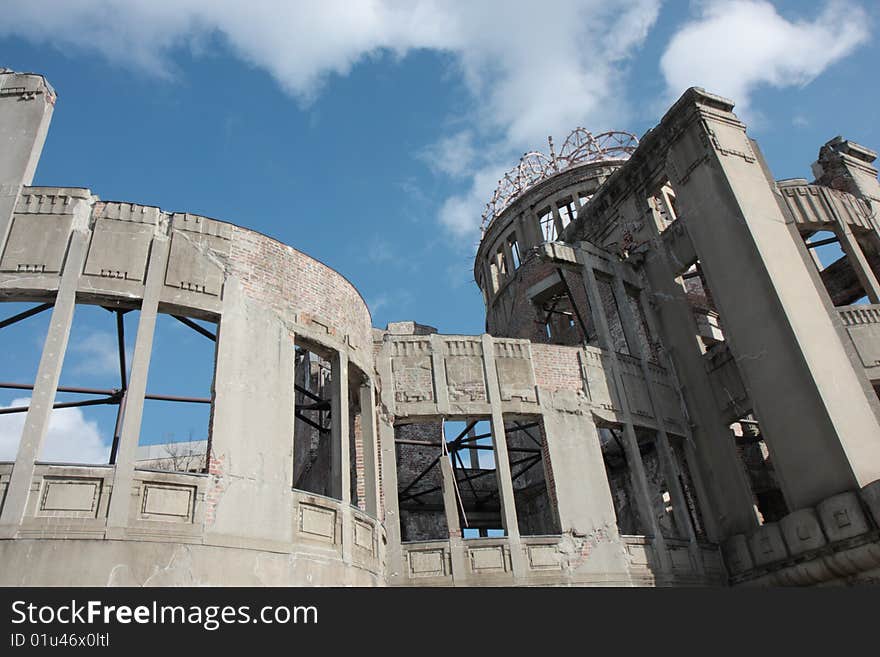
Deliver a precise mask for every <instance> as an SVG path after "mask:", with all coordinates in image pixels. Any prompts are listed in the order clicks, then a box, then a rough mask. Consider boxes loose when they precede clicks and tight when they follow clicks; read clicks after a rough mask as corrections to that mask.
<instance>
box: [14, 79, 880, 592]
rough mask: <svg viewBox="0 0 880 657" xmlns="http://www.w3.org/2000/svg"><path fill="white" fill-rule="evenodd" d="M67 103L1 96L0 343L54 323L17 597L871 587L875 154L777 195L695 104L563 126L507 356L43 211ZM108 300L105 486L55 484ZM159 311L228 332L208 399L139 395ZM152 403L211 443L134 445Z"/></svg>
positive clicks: (502, 327)
mask: <svg viewBox="0 0 880 657" xmlns="http://www.w3.org/2000/svg"><path fill="white" fill-rule="evenodd" d="M54 99H55V95H54V92H53V90H52V89H51V87H50V86H49V85H48V84H47V83H46V81H45V80H44V79H43V78H42V77H41V76H39V75H32V74H19V73H13V72H11V71H8V70H2V72H0V143H2V144H3V146H4V149H3V151H2V152H0V300H2V301H15V302H28V303H32V304H33V308H32V310H28V311H24V312H21V313H18V314H16V315H13V316H10V317H7V315H8V314H9V313H3V314H2V317H3V318H4V319H3V321H2V322H0V328H5V327H6V326H9V325H11V324H12V323H17V322H19V321H27V319H28V317H30V316H32V315H33V314H36V313H39V312H46V313H49V314H50V320H49V327H48V333H47V336H46V340H45V344H44V348H43V352H42V357H41V359H40V363H39V368H38V371H37V375H36V377H35V379H34V380H33V381H32V382H18V383H15V384H14V385H15V386H17V387H18V388H19V389H26V390H29V391H30V394H31V402H30V404H29V406H28V407H27V408H26V409H22V410H21V411H20V412H22V413H24V414H25V415H26V419H25V422H24V429H23V432H22V436H21V441H20V444H19V447H18V453H17V457H16V459H15V461H14V462H7V463H0V500H2V509H0V559H2V562H3V563H4V566H5V567H4V568H3V571H2V575H0V584H3V585H6V586H15V585H98V586H102V585H114V584H118V585H200V584H207V585H274V586H284V585H309V584H314V585H396V586H406V585H420V586H450V585H458V586H462V585H463V586H481V585H534V584H537V585H617V586H642V585H700V584H710V585H731V586H749V585H812V584H828V583H833V584H839V583H845V584H851V583H876V582H877V581H880V530H878V526H880V419H878V418H880V401H878V389H880V282H878V279H880V223H878V221H880V217H878V208H880V183H878V180H877V170H876V169H874V168H873V166H872V163H873V161H874V159H875V154H874V153H872V152H871V151H869V150H868V149H866V148H864V147H862V146H859V145H857V144H854V143H852V142H849V141H847V140H845V139H842V138H835V139H833V140H831V141H829V142H828V143H827V144H825V145H824V146H823V147H822V148H821V149H820V151H819V157H818V160H817V162H816V163H815V164H814V165H813V173H814V176H815V180H814V181H813V182H808V181H807V180H784V181H775V180H774V179H773V178H772V177H771V175H770V173H769V169H768V167H767V165H766V164H765V162H764V161H763V159H762V156H761V153H760V151H759V149H758V147H757V145H756V144H755V142H753V141H752V140H750V139H749V138H748V137H747V135H746V132H745V126H744V125H743V124H742V123H741V122H740V121H739V120H738V119H737V117H736V116H735V115H734V114H733V113H732V109H733V104H732V103H731V102H730V101H728V100H725V99H723V98H720V97H717V96H713V95H711V94H708V93H706V92H704V91H702V90H699V89H689V90H688V91H687V92H685V94H684V95H683V96H682V97H681V99H680V100H679V101H678V102H676V104H675V105H674V106H673V107H672V108H671V109H670V110H669V112H668V113H667V114H666V115H665V116H664V117H663V119H662V120H661V122H660V124H659V125H658V126H657V127H655V128H654V129H652V130H651V131H649V132H648V133H647V134H646V135H644V136H643V137H642V139H641V140H640V141H637V140H635V138H632V137H631V136H628V135H625V134H624V133H609V134H607V135H600V136H598V137H594V136H593V135H590V134H589V133H587V132H585V131H582V130H579V131H575V133H573V134H572V136H571V137H570V138H569V140H567V141H566V142H565V144H563V147H562V148H561V149H560V151H559V153H556V152H554V148H553V145H552V143H551V149H550V154H549V155H546V156H542V155H540V154H538V153H532V154H528V155H527V156H526V157H525V158H524V160H523V161H522V162H521V164H520V166H519V167H518V168H517V169H516V170H514V171H513V172H511V174H510V175H509V176H508V177H507V178H505V180H504V181H502V184H501V185H500V187H499V191H498V193H496V195H495V197H494V198H493V199H492V202H491V203H490V206H489V207H488V209H487V213H486V215H485V217H484V226H483V235H482V240H481V242H480V246H479V249H478V251H477V254H476V259H475V266H474V275H475V278H476V281H477V284H478V285H479V287H480V289H481V290H482V292H483V295H484V299H485V302H486V308H487V316H486V333H485V334H483V335H478V336H468V335H442V334H439V333H438V332H437V331H436V330H435V329H433V328H432V327H429V326H424V325H420V324H417V323H415V322H397V323H393V324H390V325H389V326H388V327H387V328H386V329H377V328H373V327H372V325H371V318H370V314H369V311H368V309H367V307H366V305H365V303H364V301H363V299H362V298H361V296H360V294H359V293H358V291H357V290H356V288H355V287H353V286H352V284H351V283H349V282H348V281H347V280H346V279H344V278H343V277H342V276H341V275H339V274H338V273H336V272H335V271H333V270H332V269H330V268H328V267H326V266H325V265H323V264H321V263H320V262H317V261H316V260H313V259H312V258H309V257H308V256H306V255H305V254H303V253H300V252H299V251H296V250H295V249H293V248H292V247H289V246H286V245H284V244H281V243H279V242H277V241H275V240H272V239H271V238H268V237H266V236H264V235H261V234H259V233H256V232H254V231H251V230H248V229H246V228H241V227H239V226H235V225H232V224H229V223H224V222H221V221H216V220H214V219H209V218H206V217H200V216H195V215H191V214H186V213H170V212H164V211H162V210H160V209H158V208H155V207H149V206H143V205H138V204H133V203H127V202H108V201H103V200H101V199H99V198H98V197H97V196H95V195H93V194H92V193H91V191H90V190H87V189H81V188H57V187H53V188H48V187H32V186H30V182H31V179H32V177H33V173H34V170H35V168H36V163H37V159H38V157H39V154H40V152H41V149H42V145H43V141H44V139H45V136H46V132H47V129H48V124H49V120H50V118H51V114H52V110H53V107H54ZM831 242H834V243H837V244H839V245H840V248H841V252H842V254H843V255H842V256H841V257H840V258H839V259H838V260H836V261H835V262H833V263H831V264H829V265H828V266H824V265H823V264H822V263H821V262H820V261H819V259H818V257H816V255H815V253H816V251H815V249H816V247H817V246H819V245H820V243H821V244H827V243H831ZM86 304H88V305H97V306H101V307H104V308H106V309H108V310H109V311H111V312H113V313H115V314H116V316H117V317H118V318H121V317H122V315H123V314H125V313H132V312H133V313H136V317H137V331H136V336H135V343H134V352H133V356H132V357H131V362H130V368H126V364H125V363H124V361H123V364H122V367H121V381H120V385H119V387H118V388H115V389H113V390H108V391H99V392H102V394H105V395H106V398H104V400H103V401H102V402H101V403H107V404H113V405H115V406H116V407H117V408H118V416H117V424H116V430H115V432H114V440H113V447H112V450H111V455H110V459H109V461H110V462H109V463H96V464H89V465H73V464H63V463H45V462H41V461H39V460H38V455H39V453H40V447H41V444H42V442H43V441H44V439H45V436H46V432H47V429H48V423H49V418H50V415H51V411H52V408H53V405H56V406H57V404H58V402H57V401H56V395H57V393H58V392H59V388H58V381H59V375H60V372H61V367H62V365H63V362H64V357H65V352H66V350H67V346H68V344H67V343H68V337H69V334H70V327H71V323H72V320H73V317H74V314H75V312H76V310H77V307H78V306H80V307H81V306H82V305H86ZM162 315H171V316H174V317H176V318H177V319H178V320H179V321H181V322H183V323H185V324H187V325H188V326H189V327H190V328H192V329H193V330H196V331H198V332H199V333H201V334H202V335H203V336H204V338H205V339H206V340H212V341H214V343H215V345H216V348H215V351H214V354H215V356H214V363H213V372H214V376H213V385H212V389H211V395H210V398H205V399H173V398H170V397H167V396H166V397H162V396H160V395H155V394H152V392H148V390H147V378H148V374H149V369H150V355H151V349H152V347H153V336H154V331H155V325H156V321H157V318H158V317H160V316H162ZM119 321H120V322H121V321H122V320H121V319H120V320H119ZM120 331H121V329H120ZM120 335H121V333H120ZM0 336H2V332H0ZM123 351H124V350H122V349H121V350H120V352H121V353H122V352H123ZM121 358H122V356H121ZM0 378H5V377H0ZM61 392H65V391H64V390H61ZM67 392H70V391H69V390H67ZM145 399H147V400H150V399H166V400H168V401H173V402H188V403H205V404H210V409H211V415H210V426H209V427H208V436H209V439H208V441H207V444H206V445H205V446H204V449H203V451H202V452H201V453H200V454H199V453H197V452H198V448H197V447H195V448H193V445H192V444H188V445H187V448H188V449H189V450H190V451H189V452H187V453H186V454H168V455H164V454H157V453H156V452H155V450H153V451H150V450H149V449H146V450H145V447H144V446H143V445H139V442H140V438H141V436H140V432H141V421H142V415H143V408H144V401H145ZM4 410H6V411H7V412H9V409H4ZM13 410H15V409H13ZM178 457H180V458H184V457H185V459H184V460H183V461H178V460H177V459H178Z"/></svg>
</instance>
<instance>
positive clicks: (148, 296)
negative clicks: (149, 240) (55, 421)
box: [107, 235, 170, 538]
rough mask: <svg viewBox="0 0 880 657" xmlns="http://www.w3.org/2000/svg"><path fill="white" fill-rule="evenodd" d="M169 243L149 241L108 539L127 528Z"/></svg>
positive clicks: (162, 240)
mask: <svg viewBox="0 0 880 657" xmlns="http://www.w3.org/2000/svg"><path fill="white" fill-rule="evenodd" d="M169 243H170V240H169V239H168V238H167V237H165V236H164V235H162V236H160V235H157V236H155V237H154V238H153V244H152V248H151V249H150V260H149V264H148V267H149V269H148V271H147V278H146V281H145V283H144V297H143V302H142V304H141V312H140V317H139V319H138V329H137V338H136V340H135V343H134V354H133V355H132V359H131V371H130V374H129V379H128V388H127V390H126V393H125V415H123V417H122V428H121V429H120V432H119V436H120V437H119V448H118V450H117V452H116V469H115V471H114V473H113V495H112V496H111V497H110V506H109V510H108V512H107V535H108V538H116V537H118V536H119V535H120V531H121V530H122V529H124V528H125V527H126V526H127V525H128V520H129V518H128V515H129V509H130V506H131V489H132V482H133V480H134V462H135V459H136V456H137V447H138V440H139V439H140V435H141V421H142V420H143V413H144V395H145V394H146V392H147V376H148V373H149V370H150V356H151V355H152V353H153V334H154V332H155V329H156V318H157V315H158V313H159V297H160V296H161V294H162V288H163V286H164V285H165V262H166V260H167V259H168V247H169Z"/></svg>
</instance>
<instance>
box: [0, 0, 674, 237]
mask: <svg viewBox="0 0 880 657" xmlns="http://www.w3.org/2000/svg"><path fill="white" fill-rule="evenodd" d="M660 2H661V0H545V1H544V2H541V3H538V2H534V1H533V0H504V1H502V0H495V1H492V2H490V1H488V0H487V1H481V2H472V1H469V0H468V1H465V0H461V1H459V2H444V1H441V0H370V1H368V2H351V1H350V0H323V1H322V2H320V3H317V2H308V3H299V2H297V3H293V2H287V1H285V0H252V1H251V2H247V3H245V2H241V1H240V0H76V1H74V0H70V1H69V2H64V3H58V2H53V1H52V0H7V1H6V2H5V3H4V10H3V21H2V24H0V35H3V34H15V35H18V36H23V37H25V38H29V39H31V40H34V41H38V42H43V43H49V44H52V45H54V46H55V47H58V48H65V49H72V50H79V51H86V52H98V53H100V54H102V55H103V56H105V57H106V58H107V59H108V60H109V61H111V62H113V63H114V64H117V65H124V66H130V67H135V68H138V69H140V70H143V71H147V72H150V73H152V74H154V75H159V76H169V77H170V76H174V75H175V66H174V63H173V56H174V53H175V50H176V49H179V48H189V49H190V50H192V51H193V52H196V53H199V52H203V51H206V50H209V49H210V48H212V47H214V46H216V43H215V42H216V41H221V42H223V43H225V44H227V45H228V46H229V47H230V48H231V49H232V50H233V51H234V52H235V53H236V54H237V55H238V56H239V57H240V58H242V59H243V60H245V61H247V62H249V63H250V64H252V65H254V66H255V67H258V68H260V69H263V70H266V71H268V72H269V73H270V74H271V75H272V76H273V77H274V78H275V79H276V80H277V81H278V83H279V84H280V85H281V86H282V87H283V88H284V89H285V90H287V91H288V92H289V93H290V94H292V95H294V96H295V97H297V98H298V99H300V100H301V101H305V102H309V101H311V100H314V98H315V96H316V94H317V93H318V92H319V91H320V87H321V85H322V84H323V83H325V82H326V81H327V79H328V77H331V76H333V75H346V74H347V73H348V72H349V71H350V70H351V69H352V67H353V66H354V65H356V64H357V62H359V61H361V60H363V59H364V58H366V57H370V56H374V55H377V54H380V53H392V54H393V55H395V56H405V54H406V53H407V52H409V51H411V50H414V49H431V50H435V51H441V52H444V53H448V54H451V55H452V56H453V59H454V61H455V62H456V64H457V70H458V72H459V73H460V75H461V77H462V80H463V82H464V84H465V85H466V87H467V89H468V90H469V91H470V93H471V96H472V100H473V105H472V106H471V107H468V108H461V111H462V113H464V114H465V115H467V119H468V122H469V123H471V124H473V125H474V126H475V130H476V131H477V133H478V134H476V135H475V136H474V137H473V138H470V137H467V136H464V135H463V134H462V133H459V135H453V136H452V137H450V138H448V139H444V140H441V141H440V142H439V143H438V144H437V145H436V147H435V148H436V149H439V150H438V152H439V153H441V155H442V156H443V157H441V158H440V159H439V161H438V164H437V166H438V168H439V169H440V170H441V171H444V172H445V173H448V174H451V175H453V176H458V177H464V176H467V177H470V178H471V179H472V183H473V184H472V185H471V188H470V190H469V191H467V192H465V193H464V194H462V195H461V196H457V197H454V198H451V199H448V200H447V202H446V203H445V204H444V206H443V210H442V213H441V218H442V221H443V223H444V225H446V226H448V227H450V228H451V229H452V230H453V231H456V232H457V233H458V234H462V235H464V234H468V235H473V234H475V228H476V227H477V226H478V225H479V220H480V214H481V211H482V206H483V205H484V204H485V202H486V200H488V195H489V194H491V191H492V187H494V182H495V181H493V183H492V186H490V187H489V188H488V190H487V189H486V185H485V179H486V177H487V176H488V175H490V174H491V172H492V171H494V170H496V169H498V168H499V167H503V168H508V167H509V166H511V165H513V164H514V163H515V161H516V159H517V158H518V157H519V155H520V154H521V153H522V152H523V151H525V150H531V149H532V148H535V147H537V146H540V145H541V144H542V143H544V139H546V136H547V135H550V134H553V135H556V136H558V137H564V136H565V135H566V134H568V132H569V131H570V130H571V129H573V128H574V127H577V126H578V125H584V126H586V127H588V128H590V129H592V130H594V131H596V132H600V131H602V130H606V129H610V128H621V127H623V126H622V125H621V124H622V123H623V122H625V121H626V116H625V115H626V106H625V103H624V102H623V100H622V96H623V94H622V83H621V75H622V63H623V61H624V60H625V59H626V58H627V57H628V56H629V55H630V54H631V53H632V51H633V49H634V48H635V47H637V46H638V45H639V44H641V42H642V41H643V40H644V38H645V36H646V34H647V32H648V30H649V29H650V27H651V26H652V25H653V23H654V22H655V20H656V18H657V13H658V11H659V8H660ZM475 140H478V141H479V143H480V145H481V152H480V153H476V150H477V147H476V145H475V144H474V141H475ZM496 180H497V177H496Z"/></svg>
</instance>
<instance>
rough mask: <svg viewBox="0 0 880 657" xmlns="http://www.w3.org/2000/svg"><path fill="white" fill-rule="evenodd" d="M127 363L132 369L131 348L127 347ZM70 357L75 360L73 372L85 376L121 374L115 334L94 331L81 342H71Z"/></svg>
mask: <svg viewBox="0 0 880 657" xmlns="http://www.w3.org/2000/svg"><path fill="white" fill-rule="evenodd" d="M125 351H126V354H125V362H126V364H127V366H128V367H129V369H130V368H131V356H132V348H131V346H126V349H125ZM69 356H72V357H74V358H75V360H74V363H73V371H74V372H75V373H76V374H83V375H102V374H116V375H117V376H118V372H119V346H118V342H117V338H116V334H115V333H110V332H107V331H94V332H92V333H89V334H88V335H87V336H86V337H85V338H83V339H81V340H76V341H75V342H74V341H71V344H70V351H69Z"/></svg>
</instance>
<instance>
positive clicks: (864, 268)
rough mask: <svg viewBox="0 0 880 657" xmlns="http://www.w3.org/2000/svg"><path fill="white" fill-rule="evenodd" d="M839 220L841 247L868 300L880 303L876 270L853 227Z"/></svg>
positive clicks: (879, 284)
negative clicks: (854, 233)
mask: <svg viewBox="0 0 880 657" xmlns="http://www.w3.org/2000/svg"><path fill="white" fill-rule="evenodd" d="M837 222H838V229H837V231H836V232H837V235H838V238H839V240H840V248H841V249H843V252H844V253H845V254H846V257H847V260H848V261H849V264H850V266H851V267H852V268H853V271H855V273H856V276H857V277H858V279H859V283H861V285H862V289H863V290H864V291H865V294H866V295H867V297H868V300H869V301H870V302H871V303H880V282H878V281H877V276H876V275H875V274H874V270H873V269H871V265H870V263H869V262H868V259H867V258H866V257H865V253H864V252H863V251H862V247H861V245H859V241H858V240H857V239H856V236H855V235H853V232H852V228H850V226H849V224H848V223H846V221H845V220H844V219H842V218H840V217H838V218H837ZM810 250H811V251H812V250H814V249H810Z"/></svg>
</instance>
